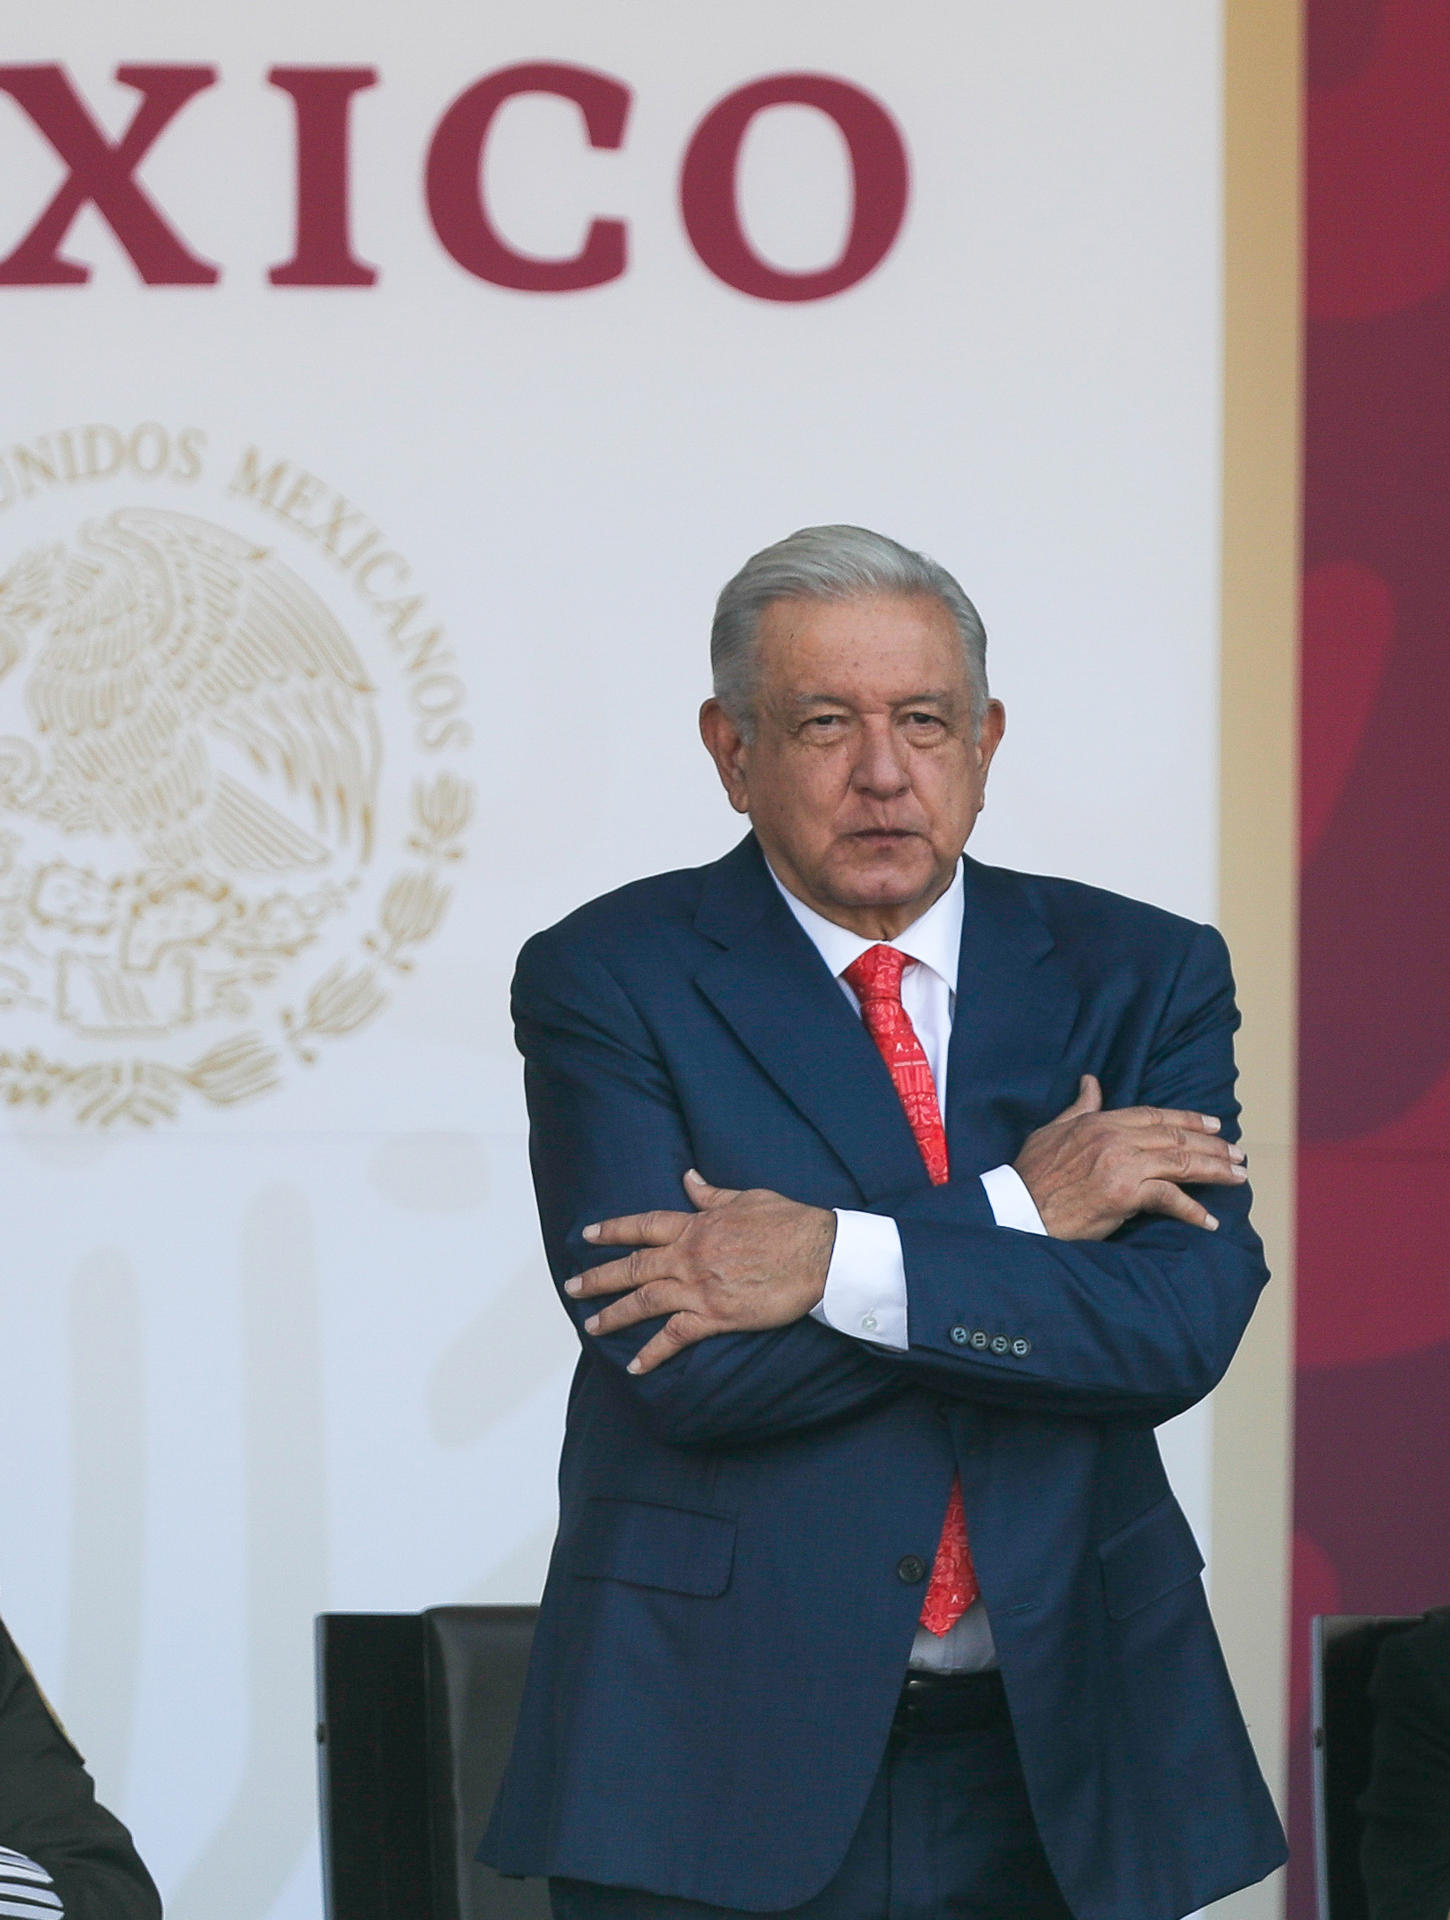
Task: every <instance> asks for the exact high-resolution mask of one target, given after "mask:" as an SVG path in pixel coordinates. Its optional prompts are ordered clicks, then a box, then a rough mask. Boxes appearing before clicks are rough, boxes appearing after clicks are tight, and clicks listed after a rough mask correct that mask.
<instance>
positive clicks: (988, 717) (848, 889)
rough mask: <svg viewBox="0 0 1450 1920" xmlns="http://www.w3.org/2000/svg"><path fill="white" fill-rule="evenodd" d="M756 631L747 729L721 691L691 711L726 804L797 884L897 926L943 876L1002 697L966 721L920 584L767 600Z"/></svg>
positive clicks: (827, 906)
mask: <svg viewBox="0 0 1450 1920" xmlns="http://www.w3.org/2000/svg"><path fill="white" fill-rule="evenodd" d="M757 646H758V650H759V651H758V656H757V663H758V668H759V683H758V691H757V695H756V703H755V737H754V739H753V740H751V741H749V742H747V741H745V740H744V739H743V738H742V737H741V735H740V733H739V731H738V729H737V728H736V727H735V726H734V724H733V723H732V722H731V720H730V718H729V716H728V715H727V714H726V713H725V712H724V710H723V709H722V708H721V707H720V705H719V703H718V702H717V701H714V700H707V701H706V703H705V705H704V707H703V709H702V710H701V714H700V730H701V732H702V734H703V736H704V739H705V744H706V746H707V747H708V748H709V749H710V752H711V754H712V755H713V756H714V760H715V764H716V766H717V767H718V769H719V772H720V778H721V780H722V781H723V782H724V785H725V790H726V792H727V793H728V794H729V796H730V801H731V804H732V805H733V806H734V807H735V808H736V809H737V811H739V812H741V813H748V814H749V815H750V819H751V824H752V825H753V826H754V828H755V832H756V835H757V837H758V839H759V840H760V844H761V846H762V847H763V849H764V850H765V854H766V857H767V858H768V859H769V861H770V863H771V865H772V867H774V869H775V871H776V873H777V874H778V875H779V876H780V878H781V880H782V881H783V882H784V883H785V885H786V886H788V887H789V888H790V890H791V891H792V893H794V894H796V895H797V896H798V897H799V898H800V899H802V900H804V901H805V902H806V904H807V905H808V906H812V907H814V908H815V909H816V911H817V912H818V913H822V914H824V915H825V916H826V917H827V918H828V919H830V920H834V921H837V922H838V923H839V924H840V925H842V926H846V927H850V928H851V929H852V930H853V931H854V932H857V933H860V934H861V935H862V936H863V938H867V939H891V938H893V937H894V936H895V935H896V934H898V933H900V932H901V931H902V929H903V928H905V927H907V926H909V925H910V924H911V922H912V921H913V920H915V919H916V918H917V917H918V916H919V915H920V914H922V913H924V912H925V911H926V909H927V908H928V907H929V906H930V905H931V903H932V901H933V900H935V899H936V898H937V897H938V896H939V895H940V894H941V893H943V892H944V891H945V890H946V888H947V886H948V885H949V884H950V882H951V878H952V874H953V871H954V870H955V867H956V863H957V860H958V857H959V856H960V854H961V851H962V848H963V846H964V845H965V844H966V840H967V836H968V834H970V832H971V830H972V828H973V826H974V825H975V824H976V819H977V815H978V813H979V812H980V811H981V807H982V800H983V796H984V793H985V791H986V784H987V769H988V767H989V766H990V764H991V760H992V755H993V753H994V752H995V751H996V749H997V743H998V742H999V741H1000V739H1001V738H1002V730H1003V727H1004V725H1005V715H1004V713H1003V710H1002V707H1001V705H1000V703H999V702H998V701H995V700H993V701H991V702H989V704H988V707H987V711H986V713H985V714H984V715H983V716H982V724H981V727H980V729H979V730H978V729H974V727H973V717H972V693H971V685H970V683H969V681H968V679H967V665H966V658H965V655H964V653H963V650H962V643H961V639H960V636H959V635H958V633H957V630H956V627H955V625H954V624H953V621H952V617H951V615H950V614H949V613H948V612H947V610H946V608H945V607H944V606H943V605H942V603H941V601H939V600H937V599H935V598H934V597H932V596H931V595H927V594H920V595H912V596H910V597H909V598H908V597H904V596H898V595H885V594H884V595H872V596H870V597H863V598H861V599H857V600H841V601H837V600H777V601H775V602H773V603H772V604H771V605H770V606H769V607H767V608H766V610H765V614H764V617H763V618H762V620H761V624H760V630H759V634H758V637H757Z"/></svg>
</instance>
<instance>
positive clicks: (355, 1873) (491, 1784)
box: [317, 1607, 549, 1920]
mask: <svg viewBox="0 0 1450 1920" xmlns="http://www.w3.org/2000/svg"><path fill="white" fill-rule="evenodd" d="M537 1611H538V1610H537V1608H535V1607H434V1608H432V1609H430V1610H429V1611H428V1612H427V1613H421V1614H386V1613H384V1614H377V1613H371V1614H369V1613H333V1614H322V1615H320V1616H319V1617H318V1621H317V1697H318V1727H317V1738H318V1743H319V1745H318V1755H319V1776H318V1784H319V1792H320V1799H321V1813H322V1862H323V1889H324V1905H325V1911H326V1914H327V1920H548V1916H549V1901H548V1892H547V1889H546V1887H545V1886H544V1883H543V1882H542V1881H537V1880H506V1879H504V1878H503V1877H502V1876H501V1875H499V1874H496V1873H495V1872H494V1871H493V1869H492V1868H491V1867H485V1866H482V1865H480V1864H479V1862H478V1861H476V1860H475V1859H474V1857H473V1856H474V1852H475V1849H476V1848H477V1846H478V1842H479V1839H480V1838H481V1836H482V1834H483V1830H484V1827H485V1826H486V1824H487V1822H488V1814H489V1809H490V1807H491V1806H492V1804H493V1796H494V1793H495V1792H496V1790H497V1788H498V1783H499V1780H500V1779H501V1777H502V1775H503V1769H504V1763H505V1761H506V1760H507V1758H508V1750H509V1743H510V1741H511V1739H512V1737H513V1728H514V1721H515V1719H516V1718H517V1714H518V1704H519V1698H520V1696H521V1694H522V1692H523V1684H524V1672H525V1668H526V1667H527V1664H528V1657H529V1645H530V1642H531V1640H532V1638H533V1631H534V1621H535V1618H536V1616H537Z"/></svg>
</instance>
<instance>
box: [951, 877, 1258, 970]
mask: <svg viewBox="0 0 1450 1920" xmlns="http://www.w3.org/2000/svg"><path fill="white" fill-rule="evenodd" d="M968 866H969V868H970V869H971V870H972V874H973V878H974V881H975V883H976V884H977V885H979V886H981V887H982V888H983V890H984V891H986V892H987V893H989V894H994V895H996V896H997V897H999V898H1001V899H1003V900H1006V901H1012V902H1015V903H1016V905H1017V906H1018V907H1019V909H1025V910H1026V911H1027V912H1029V913H1031V914H1032V915H1033V916H1034V917H1035V918H1036V919H1038V920H1040V921H1041V922H1042V923H1043V925H1045V926H1046V928H1047V930H1048V932H1049V933H1050V934H1051V935H1052V937H1053V940H1054V942H1055V943H1056V944H1058V945H1059V946H1062V947H1065V948H1069V949H1070V948H1074V947H1081V946H1089V947H1092V948H1094V949H1095V950H1097V951H1098V952H1099V953H1103V952H1120V953H1123V954H1125V955H1131V954H1136V955H1138V956H1139V957H1148V956H1150V955H1155V956H1156V955H1162V956H1165V957H1166V956H1170V955H1179V956H1181V955H1183V954H1185V953H1187V952H1188V951H1189V950H1190V949H1192V948H1194V947H1195V946H1207V947H1211V948H1213V949H1215V950H1219V949H1221V947H1222V942H1221V939H1220V937H1219V935H1218V933H1217V931H1216V930H1215V929H1214V928H1212V927H1208V926H1205V925H1203V923H1202V922H1200V921H1197V920H1190V919H1188V918H1186V917H1185V916H1184V915H1182V914H1178V913H1170V912H1169V911H1168V909H1167V908H1166V907H1157V906H1154V905H1153V904H1152V903H1151V902H1149V901H1147V900H1135V899H1133V898H1132V897H1131V896H1130V895H1128V894H1124V893H1113V892H1110V891H1109V889H1108V888H1106V887H1094V886H1090V885H1088V883H1087V882H1086V881H1083V880H1067V879H1063V878H1061V877H1060V876H1058V875H1056V874H1043V873H1019V872H1017V871H1016V870H1014V869H1013V868H1011V867H987V866H982V865H980V864H979V863H978V862H976V861H969V862H968Z"/></svg>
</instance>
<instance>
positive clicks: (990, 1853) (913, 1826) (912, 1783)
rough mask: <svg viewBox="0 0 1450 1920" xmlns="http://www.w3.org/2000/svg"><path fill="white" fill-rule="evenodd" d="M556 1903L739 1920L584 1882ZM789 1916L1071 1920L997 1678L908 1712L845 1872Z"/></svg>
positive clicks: (608, 1915) (623, 1914)
mask: <svg viewBox="0 0 1450 1920" xmlns="http://www.w3.org/2000/svg"><path fill="white" fill-rule="evenodd" d="M913 1691H914V1690H913ZM549 1893H550V1898H551V1900H552V1902H553V1909H554V1915H555V1920H727V1917H728V1916H729V1915H732V1914H733V1913H734V1912H735V1909H733V1908H726V1907H711V1906H702V1905H700V1904H699V1903H698V1902H697V1901H694V1900H675V1899H672V1898H670V1897H668V1896H667V1895H662V1894H655V1893H641V1892H639V1891H637V1890H636V1889H634V1888H630V1887H601V1886H594V1885H592V1884H590V1883H587V1882H585V1881H582V1880H551V1881H550V1882H549ZM784 1913H785V1914H789V1915H790V1916H793V1920H1072V1916H1071V1913H1070V1911H1069V1909H1068V1907H1067V1906H1066V1904H1065V1903H1064V1901H1063V1898H1062V1895H1061V1893H1059V1891H1058V1888H1057V1882H1056V1881H1055V1880H1054V1879H1053V1877H1052V1869H1051V1868H1050V1867H1049V1866H1048V1864H1047V1858H1046V1855H1045V1854H1044V1853H1043V1851H1042V1843H1041V1841H1040V1840H1039V1839H1038V1837H1037V1829H1036V1827H1035V1826H1034V1824H1033V1820H1032V1812H1031V1809H1030V1807H1029V1806H1028V1804H1027V1789H1026V1786H1025V1784H1024V1782H1023V1779H1022V1768H1021V1765H1020V1763H1019V1761H1018V1758H1017V1743H1016V1741H1015V1740H1014V1739H1013V1737H1012V1723H1011V1721H1010V1720H1009V1719H1008V1717H1007V1709H1006V1704H1005V1700H1004V1698H1003V1696H1002V1693H1001V1682H1000V1679H999V1677H998V1676H997V1675H996V1674H991V1675H985V1674H981V1675H973V1676H972V1684H968V1685H964V1686H960V1687H956V1688H946V1689H939V1690H933V1689H927V1690H925V1692H924V1697H923V1698H921V1699H919V1700H915V1701H909V1702H908V1704H906V1705H904V1706H903V1708H902V1709H901V1710H899V1711H898V1713H897V1719H896V1725H895V1726H894V1727H893V1729H892V1733H891V1739H890V1742H889V1743H888V1745H887V1749H886V1754H885V1756H884V1758H883V1760H882V1762H881V1767H880V1770H879V1771H878V1773H877V1775H876V1780H875V1783H874V1784H873V1786H872V1788H871V1793H870V1797H869V1798H868V1800H867V1802H866V1810H865V1812H864V1813H863V1814H862V1816H861V1824H860V1825H859V1826H858V1827H857V1829H856V1833H855V1837H854V1838H853V1839H852V1841H851V1845H850V1847H849V1848H848V1850H847V1853H846V1858H845V1859H844V1861H843V1862H842V1863H841V1867H840V1869H839V1871H838V1872H837V1873H836V1874H835V1875H834V1877H833V1878H832V1879H831V1880H830V1881H829V1882H828V1884H827V1885H826V1886H825V1887H824V1888H823V1889H822V1890H821V1892H820V1893H818V1894H817V1895H816V1896H815V1898H814V1899H812V1900H808V1901H806V1903H805V1905H804V1906H800V1907H791V1908H788V1909H785V1910H784ZM780 1920H784V1917H783V1915H782V1916H781V1917H780Z"/></svg>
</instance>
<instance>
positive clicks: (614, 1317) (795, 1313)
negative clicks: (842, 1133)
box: [564, 1074, 1248, 1374]
mask: <svg viewBox="0 0 1450 1920" xmlns="http://www.w3.org/2000/svg"><path fill="white" fill-rule="evenodd" d="M1221 1125H1222V1123H1221V1122H1220V1121H1219V1120H1218V1118H1217V1117H1216V1116H1215V1115H1212V1114H1201V1113H1188V1112H1183V1111H1176V1110H1174V1109H1172V1108H1161V1107H1124V1108H1120V1109H1118V1110H1117V1111H1115V1112H1104V1111H1103V1097H1102V1088H1101V1087H1100V1086H1099V1085H1098V1082H1097V1080H1096V1078H1095V1077H1094V1076H1093V1075H1092V1074H1084V1075H1083V1077H1082V1082H1081V1084H1080V1087H1079V1090H1078V1096H1077V1098H1076V1100H1074V1101H1073V1103H1072V1105H1071V1106H1070V1107H1067V1108H1066V1109H1065V1110H1064V1111H1063V1112H1062V1113H1060V1114H1059V1115H1058V1116H1057V1118H1056V1119H1055V1120H1051V1121H1049V1122H1048V1124H1047V1125H1046V1126H1045V1127H1040V1128H1038V1130H1037V1131H1036V1132H1035V1133H1033V1134H1030V1135H1029V1136H1028V1139H1027V1142H1026V1144H1025V1145H1024V1147H1023V1149H1022V1151H1021V1153H1020V1154H1019V1155H1018V1157H1017V1159H1016V1161H1015V1162H1014V1165H1015V1168H1016V1171H1017V1172H1018V1174H1019V1175H1020V1176H1021V1178H1022V1181H1023V1183H1024V1184H1025V1186H1026V1188H1027V1191H1028V1192H1029V1193H1030V1194H1031V1195H1032V1199H1033V1202H1034V1204H1035V1205H1036V1208H1037V1211H1038V1213H1039V1215H1040V1216H1041V1219H1042V1224H1043V1226H1044V1227H1045V1228H1046V1229H1047V1231H1048V1233H1049V1234H1050V1235H1051V1236H1052V1237H1053V1238H1054V1239H1056V1240H1106V1239H1107V1238H1108V1237H1109V1235H1110V1234H1113V1233H1116V1232H1117V1230H1118V1228H1119V1227H1121V1226H1123V1225H1124V1224H1125V1222H1126V1221H1128V1220H1130V1219H1132V1218H1133V1216H1134V1215H1135V1214H1140V1213H1158V1214H1163V1215H1166V1216H1168V1217H1169V1218H1172V1219H1177V1220H1182V1221H1185V1222H1187V1224H1188V1225H1190V1226H1194V1227H1198V1228H1200V1229H1202V1230H1204V1231H1207V1232H1214V1231H1217V1228H1218V1221H1217V1219H1216V1217H1215V1216H1214V1215H1213V1214H1211V1213H1210V1212H1209V1211H1208V1209H1207V1208H1206V1207H1205V1206H1204V1205H1203V1204H1202V1202H1201V1201H1198V1200H1195V1199H1194V1198H1193V1196H1192V1195H1191V1194H1189V1193H1185V1192H1184V1188H1185V1187H1187V1186H1236V1185H1238V1184H1240V1183H1241V1182H1242V1181H1244V1180H1247V1178H1248V1173H1247V1169H1246V1167H1245V1165H1244V1158H1245V1156H1244V1152H1243V1149H1242V1148H1241V1147H1239V1146H1237V1145H1235V1144H1233V1143H1232V1142H1230V1141H1227V1140H1225V1139H1223V1137H1222V1134H1221ZM684 1189H685V1194H686V1197H687V1199H688V1200H689V1201H690V1203H691V1205H692V1206H693V1208H694V1209H695V1211H694V1212H692V1213H686V1212H676V1211H673V1210H667V1209H664V1208H655V1209H652V1210H651V1211H649V1212H647V1213H636V1214H628V1215H625V1216H623V1217H621V1218H616V1219H612V1220H604V1221H598V1222H591V1223H590V1225H588V1226H587V1227H585V1228H584V1238H585V1239H586V1240H587V1241H589V1243H590V1244H591V1245H592V1246H600V1247H631V1248H633V1249H634V1251H633V1252H632V1253H630V1254H629V1255H627V1256H626V1257H625V1258H624V1259H621V1260H608V1261H606V1262H604V1263H603V1265H601V1266H597V1267H594V1268H592V1269H590V1270H589V1271H588V1272H587V1273H583V1274H577V1275H575V1276H574V1277H572V1278H571V1279H569V1280H566V1281H565V1283H564V1291H565V1292H566V1293H568V1294H569V1295H571V1297H573V1298H574V1299H578V1300H593V1299H600V1298H605V1297H608V1296H610V1295H615V1296H617V1297H616V1298H615V1299H614V1300H613V1301H612V1304H611V1305H609V1306H607V1307H605V1308H603V1309H602V1311H600V1312H598V1313H594V1314H592V1315H591V1316H590V1317H589V1318H588V1319H587V1320H586V1321H585V1322H584V1330H585V1332H586V1333H589V1334H592V1335H595V1336H598V1335H599V1334H604V1333H616V1332H619V1331H621V1330H622V1329H624V1328H625V1327H632V1326H637V1325H639V1323H640V1322H641V1321H644V1320H653V1319H658V1318H661V1317H663V1320H664V1324H663V1325H662V1326H661V1327H660V1328H659V1330H658V1331H657V1332H656V1333H654V1334H653V1335H652V1336H651V1337H650V1338H649V1339H648V1340H647V1341H646V1342H645V1344H644V1345H643V1346H642V1347H641V1348H640V1351H639V1352H638V1353H637V1354H636V1355H635V1357H634V1359H633V1360H631V1361H630V1363H629V1371H630V1372H631V1373H635V1374H639V1373H649V1372H650V1371H652V1369H653V1368H655V1367H657V1366H660V1365H661V1364H662V1363H663V1362H664V1361H666V1360H668V1359H670V1358H671V1356H672V1355H674V1354H677V1353H678V1352H679V1351H680V1349H681V1348H682V1347H687V1346H692V1345H694V1344H695V1342H697V1341H699V1340H708V1339H711V1338H713V1337H715V1336H716V1335H718V1334H722V1333H758V1332H761V1331H764V1330H765V1329H767V1328H771V1327H783V1326H789V1325H790V1324H791V1322H792V1321H794V1320H799V1319H801V1318H802V1316H803V1315H805V1314H808V1313H809V1312H810V1311H811V1308H812V1307H814V1306H815V1305H816V1304H817V1302H818V1301H819V1300H820V1299H821V1298H822V1296H823V1295H824V1293H825V1290H826V1277H827V1273H828V1271H829V1268H830V1262H831V1250H832V1247H833V1245H834V1241H835V1227H836V1220H835V1215H834V1213H832V1212H829V1211H828V1210H826V1209H824V1208H821V1207H811V1206H806V1205H803V1204H801V1203H800V1202H797V1201H794V1200H790V1199H787V1198H786V1196H785V1195H784V1194H779V1193H773V1192H771V1191H770V1190H769V1189H768V1188H756V1189H752V1190H749V1191H745V1192H741V1191H738V1190H734V1189H730V1188H723V1187H712V1186H711V1185H710V1184H709V1183H708V1182H707V1181H706V1180H705V1179H704V1178H703V1176H702V1175H701V1174H700V1173H698V1172H697V1171H696V1169H695V1168H693V1167H691V1168H690V1169H689V1171H688V1172H687V1173H686V1174H685V1177H684Z"/></svg>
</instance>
